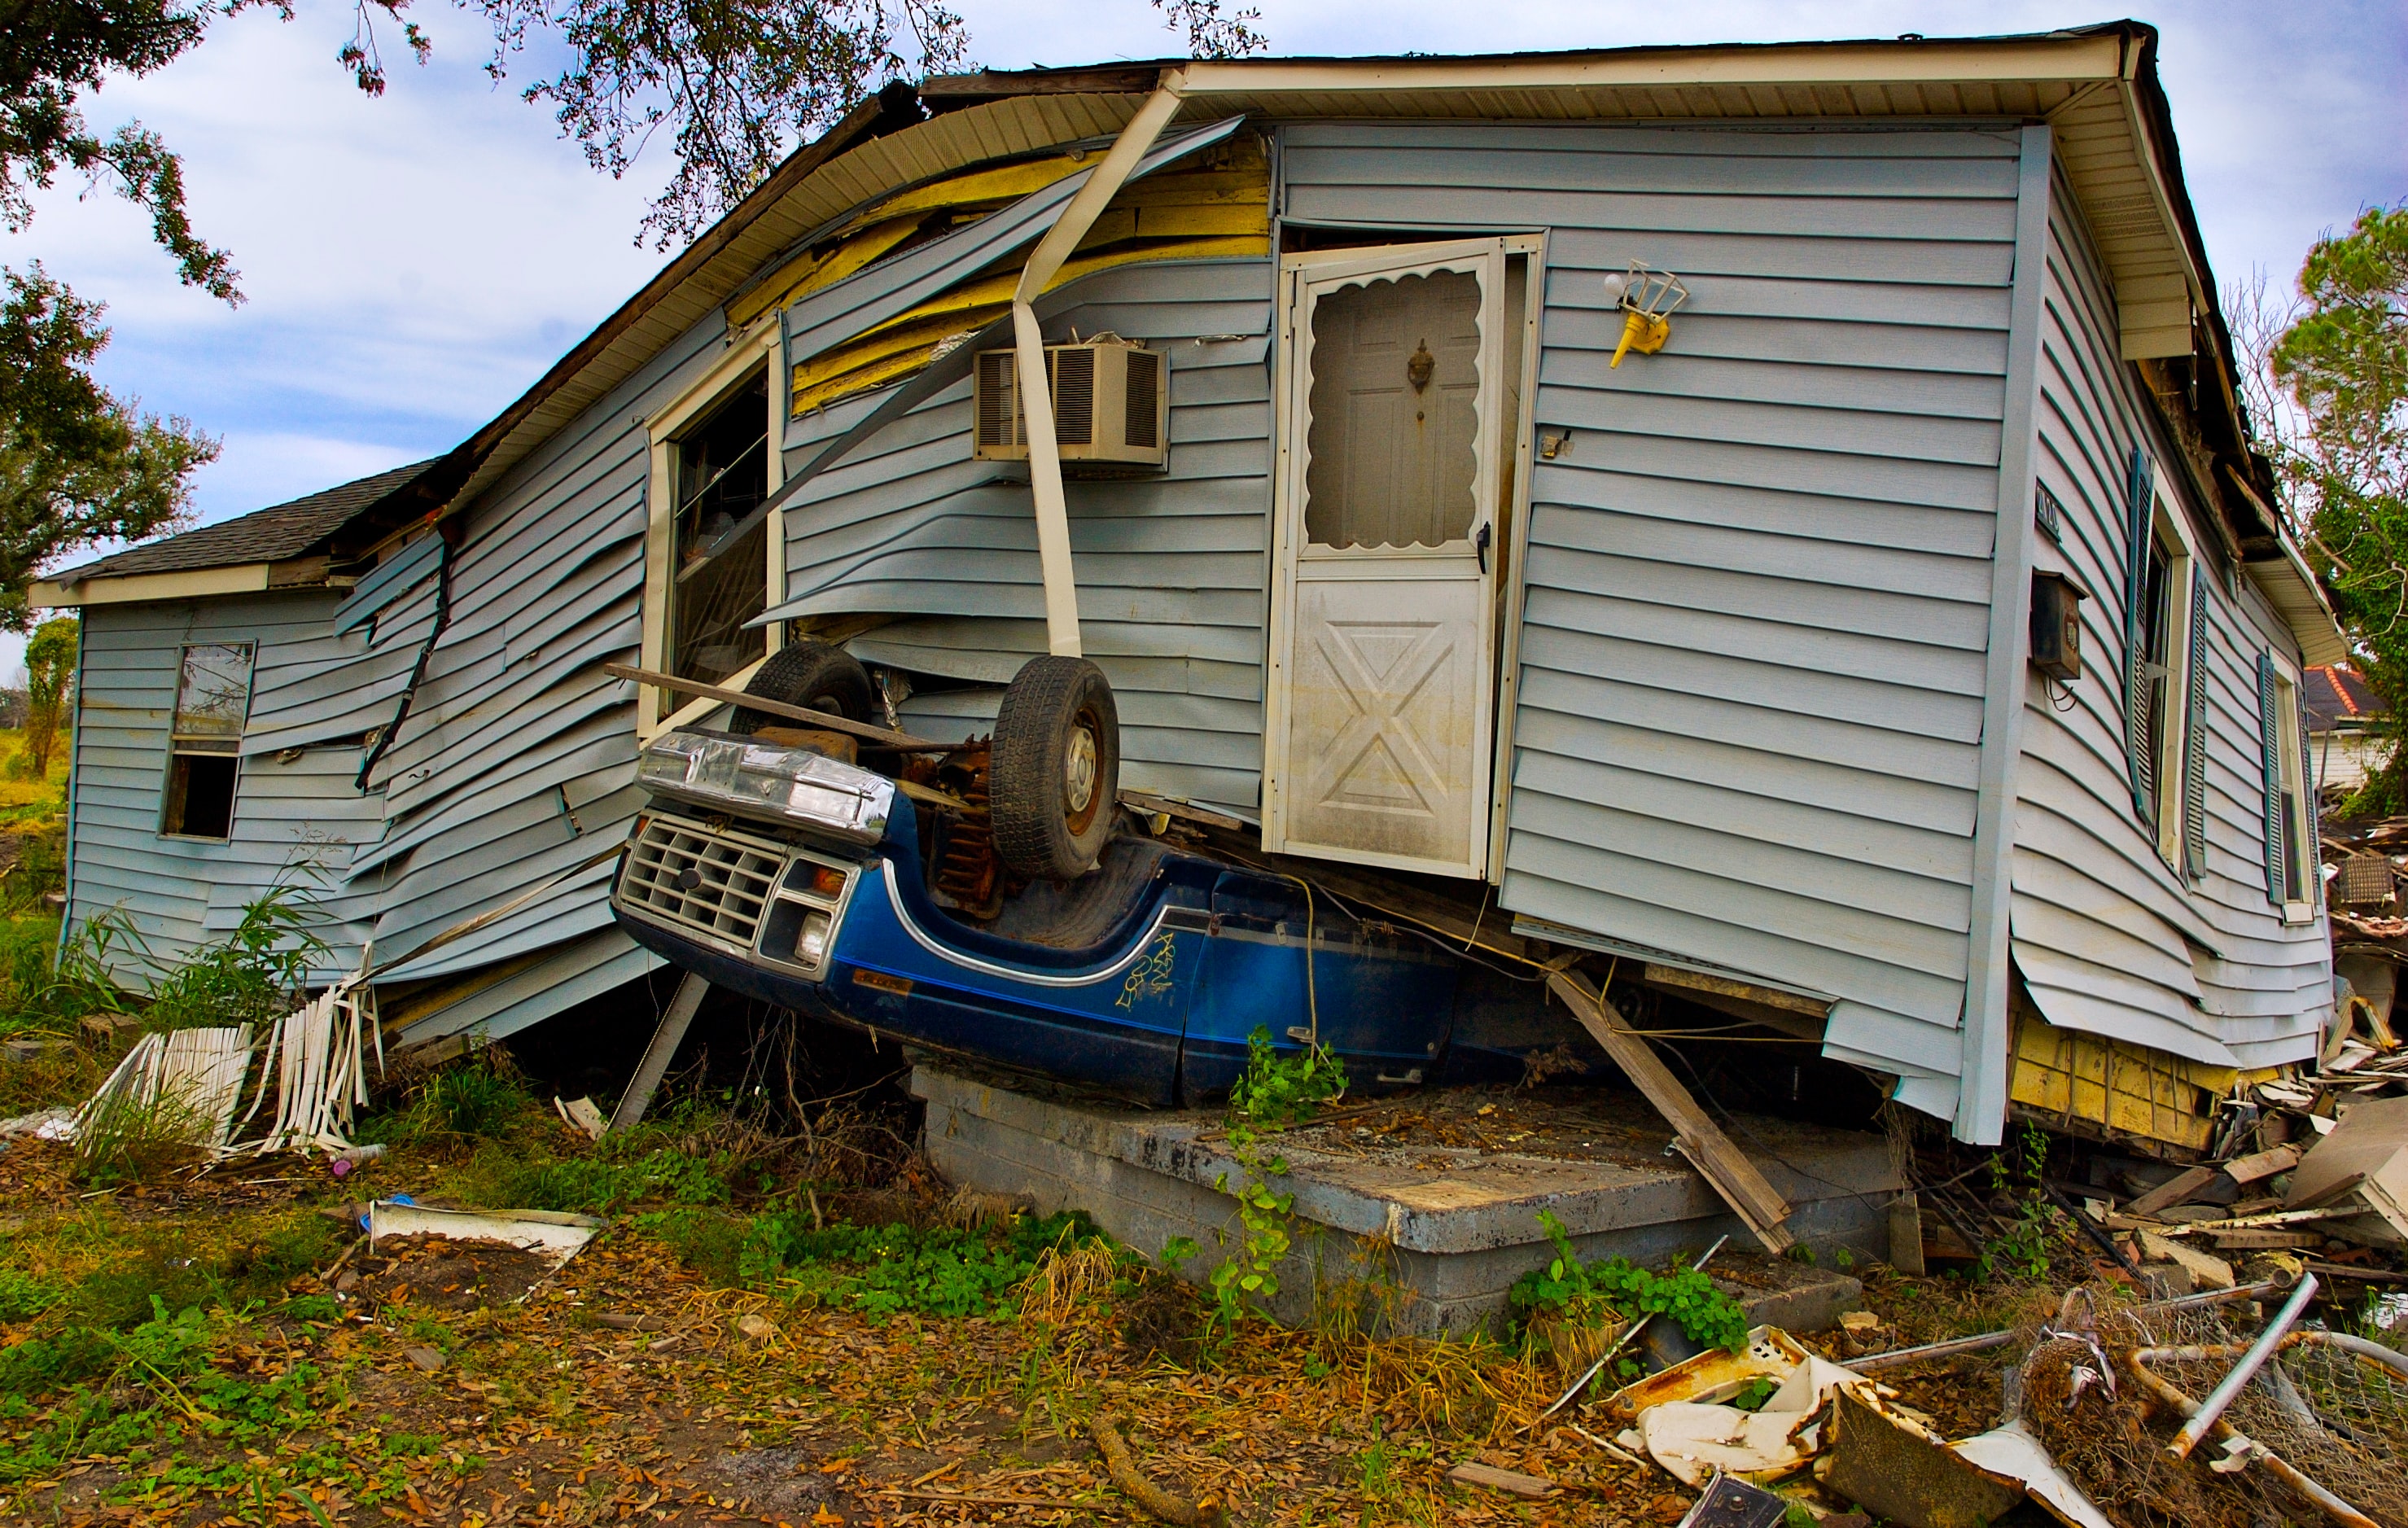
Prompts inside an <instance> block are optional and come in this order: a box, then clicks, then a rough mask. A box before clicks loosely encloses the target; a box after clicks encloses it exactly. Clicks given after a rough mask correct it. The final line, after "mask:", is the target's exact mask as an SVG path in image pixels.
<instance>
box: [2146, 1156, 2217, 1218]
mask: <svg viewBox="0 0 2408 1528" xmlns="http://www.w3.org/2000/svg"><path fill="white" fill-rule="evenodd" d="M2219 1170H2220V1169H2217V1168H2214V1167H2186V1168H2184V1169H2183V1170H2182V1171H2181V1172H2178V1173H2176V1174H2174V1176H2173V1177H2171V1178H2167V1179H2166V1180H2165V1181H2164V1182H2162V1183H2160V1184H2158V1185H2157V1187H2156V1188H2154V1189H2151V1190H2150V1191H2149V1192H2146V1193H2144V1194H2143V1195H2141V1196H2140V1197H2139V1198H2138V1199H2135V1200H2133V1201H2132V1202H2131V1203H2130V1204H2128V1205H2126V1206H2125V1207H2124V1213H2125V1214H2127V1215H2155V1214H2156V1213H2157V1211H2159V1210H2161V1209H2163V1208H2165V1207H2167V1206H2168V1205H2179V1204H2181V1203H2182V1202H2183V1201H2184V1200H2186V1199H2187V1198H2189V1197H2190V1196H2191V1195H2192V1194H2194V1193H2197V1192H2199V1191H2200V1190H2201V1189H2203V1188H2205V1187H2207V1186H2208V1185H2209V1184H2210V1183H2213V1182H2214V1181H2215V1175H2216V1173H2217V1172H2218V1171H2219Z"/></svg>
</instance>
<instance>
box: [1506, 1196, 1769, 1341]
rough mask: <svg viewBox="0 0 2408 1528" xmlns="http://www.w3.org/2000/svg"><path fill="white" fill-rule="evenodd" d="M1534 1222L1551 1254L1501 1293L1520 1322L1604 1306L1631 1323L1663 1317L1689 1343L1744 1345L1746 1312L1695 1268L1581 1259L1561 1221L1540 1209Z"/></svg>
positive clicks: (1619, 1259) (1626, 1261) (1710, 1279)
mask: <svg viewBox="0 0 2408 1528" xmlns="http://www.w3.org/2000/svg"><path fill="white" fill-rule="evenodd" d="M1539 1224H1540V1225H1541V1226H1542V1227H1544V1228H1545V1230H1546V1233H1547V1239H1548V1240H1550V1241H1552V1242H1554V1243H1555V1257H1554V1258H1553V1259H1552V1260H1551V1261H1550V1262H1549V1263H1548V1264H1547V1265H1546V1266H1545V1267H1543V1268H1533V1269H1532V1270H1530V1271H1529V1272H1528V1273H1526V1274H1524V1275H1523V1276H1522V1277H1521V1278H1518V1279H1516V1280H1514V1283H1513V1287H1512V1289H1511V1290H1509V1291H1508V1292H1506V1300H1507V1302H1508V1304H1509V1305H1510V1306H1511V1307H1512V1309H1513V1311H1514V1312H1515V1313H1516V1316H1517V1318H1518V1319H1519V1320H1520V1321H1522V1322H1524V1323H1525V1324H1527V1322H1528V1321H1529V1320H1530V1318H1531V1317H1533V1316H1536V1315H1539V1314H1541V1313H1542V1312H1565V1311H1571V1312H1580V1311H1583V1310H1589V1309H1595V1308H1596V1307H1611V1308H1612V1309H1613V1311H1614V1312H1615V1313H1616V1314H1618V1315H1621V1316H1624V1317H1627V1318H1628V1319H1630V1320H1632V1321H1636V1320H1638V1319H1639V1317H1641V1315H1647V1314H1653V1315H1658V1316H1665V1317H1668V1318H1670V1320H1671V1321H1673V1322H1674V1323H1676V1324H1677V1325H1678V1326H1679V1327H1680V1328H1681V1331H1682V1332H1683V1333H1684V1335H1687V1337H1688V1339H1689V1340H1690V1341H1691V1342H1695V1343H1699V1344H1701V1345H1703V1346H1705V1347H1709V1348H1723V1349H1728V1350H1730V1351H1731V1352H1734V1353H1735V1352H1738V1351H1739V1350H1740V1349H1742V1348H1744V1347H1746V1346H1747V1313H1746V1312H1745V1311H1743V1310H1742V1309H1741V1308H1740V1307H1739V1303H1738V1302H1737V1301H1735V1300H1733V1299H1732V1298H1731V1297H1730V1296H1729V1295H1727V1294H1725V1293H1724V1292H1722V1291H1721V1290H1719V1289H1716V1288H1715V1287H1714V1281H1713V1279H1712V1278H1708V1277H1706V1275H1704V1274H1702V1273H1700V1272H1699V1271H1698V1270H1697V1269H1695V1268H1684V1267H1682V1266H1681V1265H1680V1264H1678V1263H1677V1262H1676V1263H1675V1264H1673V1267H1672V1271H1671V1272H1670V1273H1669V1274H1658V1273H1651V1272H1649V1271H1648V1270H1647V1269H1645V1268H1641V1267H1639V1266H1637V1265H1635V1264H1632V1263H1631V1262H1630V1261H1629V1260H1628V1259H1627V1258H1619V1257H1616V1258H1608V1259H1606V1260H1605V1261H1603V1262H1601V1263H1583V1262H1582V1261H1581V1260H1580V1254H1579V1253H1578V1252H1576V1251H1575V1250H1573V1248H1572V1243H1571V1237H1570V1235H1568V1234H1567V1233H1566V1231H1565V1229H1564V1222H1563V1221H1559V1220H1557V1219H1556V1218H1555V1216H1554V1215H1553V1214H1551V1213H1549V1212H1548V1211H1546V1210H1543V1209H1542V1210H1541V1211H1539Z"/></svg>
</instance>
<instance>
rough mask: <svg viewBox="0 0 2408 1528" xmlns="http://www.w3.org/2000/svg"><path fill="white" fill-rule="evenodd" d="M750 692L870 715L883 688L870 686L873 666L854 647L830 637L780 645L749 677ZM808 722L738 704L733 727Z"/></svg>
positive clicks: (843, 713)
mask: <svg viewBox="0 0 2408 1528" xmlns="http://www.w3.org/2000/svg"><path fill="white" fill-rule="evenodd" d="M744 693H746V694H748V695H758V696H760V697H761V698H762V699H763V700H774V701H777V702H778V703H780V704H781V705H785V706H801V707H807V708H809V709H810V710H814V711H825V712H827V713H828V714H829V715H831V716H840V717H843V718H844V719H845V720H846V721H870V720H871V719H872V718H873V717H874V716H875V715H876V711H877V692H875V691H874V690H872V689H871V688H870V685H869V670H867V669H866V668H864V667H862V666H861V660H860V659H858V658H855V657H854V656H853V654H852V653H849V652H847V651H845V650H843V649H842V648H839V647H834V646H831V645H830V644H828V643H825V642H812V641H803V642H790V643H788V644H787V645H786V646H784V647H782V648H780V649H779V650H777V651H775V652H773V653H771V654H769V660H768V662H767V663H765V664H762V665H761V666H760V667H759V668H757V669H755V670H753V677H752V678H749V679H747V680H745V681H744ZM807 725H809V723H808V722H803V721H796V719H795V718H793V717H781V716H773V715H771V714H770V713H768V712H767V711H756V710H753V708H752V707H747V706H738V707H736V716H735V718H734V720H732V721H729V722H728V723H727V730H728V731H729V732H732V733H736V734H738V735H746V736H749V735H752V734H753V733H756V732H758V731H760V730H761V729H762V728H764V727H796V726H807Z"/></svg>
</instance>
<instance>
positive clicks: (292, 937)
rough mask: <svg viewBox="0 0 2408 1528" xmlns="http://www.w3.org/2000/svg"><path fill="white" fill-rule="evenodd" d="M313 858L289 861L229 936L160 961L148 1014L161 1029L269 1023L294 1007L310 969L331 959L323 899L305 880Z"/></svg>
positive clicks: (249, 905)
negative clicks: (318, 926)
mask: <svg viewBox="0 0 2408 1528" xmlns="http://www.w3.org/2000/svg"><path fill="white" fill-rule="evenodd" d="M313 874H314V868H313V867H311V866H308V865H296V866H291V867H288V868H287V870H286V872H285V874H284V876H283V877H280V878H279V879H278V881H277V883H276V884H275V885H273V886H270V887H268V888H267V889H266V890H265V891H264V892H262V893H260V894H259V895H257V896H256V897H253V898H252V899H251V901H249V902H247V903H245V904H244V905H243V909H242V918H241V920H240V921H238V922H236V924H235V926H234V927H233V928H232V929H231V930H229V931H228V932H227V934H226V935H225V937H223V938H222V939H216V940H212V941H210V942H209V943H208V944H204V945H200V946H198V947H196V948H195V949H193V950H192V952H191V953H189V954H188V955H186V956H185V957H184V958H183V959H182V960H179V961H177V962H174V963H173V964H166V965H165V966H163V967H160V975H159V977H158V979H157V980H155V981H153V982H152V983H151V986H150V1004H149V1006H148V1007H147V1009H146V1011H145V1013H144V1015H143V1018H144V1021H145V1024H146V1027H148V1028H150V1029H155V1030H174V1029H190V1028H197V1027H202V1026H207V1025H220V1024H246V1023H247V1024H265V1023H270V1022H273V1021H276V1020H278V1019H281V1018H282V1017H284V1015H285V1014H287V1013H289V1012H291V1011H292V1010H293V1008H294V1007H295V1006H296V1005H297V1003H298V1002H299V1000H300V995H301V992H302V990H303V988H305V987H306V986H307V985H308V978H309V973H310V971H311V970H312V969H313V968H315V967H318V966H321V965H323V964H325V959H326V955H327V947H326V941H325V940H323V939H322V938H320V937H319V936H318V934H317V932H316V930H315V928H314V927H313V925H314V924H315V923H316V922H317V921H318V910H317V900H316V898H315V896H314V895H313V894H312V893H311V892H310V889H309V888H308V886H307V885H305V884H303V878H305V877H308V876H310V875H313Z"/></svg>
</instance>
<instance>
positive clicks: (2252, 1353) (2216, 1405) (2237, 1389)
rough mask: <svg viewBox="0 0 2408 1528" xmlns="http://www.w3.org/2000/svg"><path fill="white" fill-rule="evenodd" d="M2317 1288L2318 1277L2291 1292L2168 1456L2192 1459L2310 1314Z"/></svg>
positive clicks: (2305, 1277) (2308, 1276)
mask: <svg viewBox="0 0 2408 1528" xmlns="http://www.w3.org/2000/svg"><path fill="white" fill-rule="evenodd" d="M2316 1288H2317V1285H2316V1276H2315V1275H2314V1274H2301V1275H2300V1284H2299V1288H2297V1289H2295V1290H2293V1291H2292V1292H2291V1297H2290V1298H2289V1299H2288V1300H2286V1301H2285V1302H2284V1303H2283V1308H2282V1309H2281V1310H2279V1311H2277V1312H2276V1313H2275V1315H2274V1319H2273V1320H2272V1321H2269V1322H2267V1323H2266V1330H2265V1331H2263V1332H2261V1333H2259V1334H2258V1335H2257V1341H2256V1342H2253V1343H2251V1344H2250V1345H2249V1350H2248V1351H2247V1352H2245V1353H2243V1354H2242V1355H2241V1362H2240V1363H2238V1364H2234V1365H2233V1366H2232V1370H2231V1372H2230V1373H2229V1374H2227V1375H2226V1376H2225V1377H2224V1378H2223V1379H2222V1380H2221V1381H2220V1382H2219V1383H2218V1384H2217V1385H2216V1387H2215V1389H2214V1390H2213V1391H2210V1392H2208V1396H2207V1399H2206V1400H2204V1401H2201V1402H2200V1404H2199V1410H2198V1411H2196V1412H2194V1413H2193V1414H2192V1416H2191V1419H2190V1421H2186V1422H2185V1423H2183V1429H2182V1431H2181V1432H2179V1433H2176V1434H2175V1435H2174V1438H2173V1441H2172V1442H2171V1443H2169V1444H2167V1445H2166V1451H2167V1452H2168V1453H2170V1454H2171V1455H2173V1456H2174V1457H2175V1458H2176V1459H2187V1458H2189V1457H2190V1451H2191V1449H2195V1448H2197V1447H2198V1446H2199V1440H2200V1438H2202V1437H2204V1436H2206V1435H2207V1430H2208V1429H2209V1428H2210V1427H2213V1426H2214V1425H2215V1419H2216V1418H2218V1417H2221V1416H2223V1415H2224V1408H2225V1407H2229V1406H2230V1405H2231V1404H2232V1401H2233V1398H2234V1397H2235V1396H2237V1395H2239V1394H2240V1393H2241V1388H2242V1387H2243V1385H2246V1384H2247V1383H2249V1380H2250V1378H2251V1377H2252V1376H2254V1375H2256V1374H2257V1370H2258V1368H2259V1367H2260V1366H2261V1365H2263V1364H2265V1362H2266V1360H2268V1359H2269V1358H2272V1356H2273V1355H2274V1349H2276V1348H2277V1347H2278V1346H2280V1345H2281V1343H2282V1341H2283V1334H2284V1333H2286V1332H2288V1331H2289V1330H2290V1329H2291V1326H2292V1324H2293V1323H2294V1322H2296V1321H2298V1320H2299V1319H2300V1316H2301V1315H2302V1314H2303V1313H2305V1312H2306V1310H2307V1308H2308V1302H2309V1301H2310V1300H2313V1299H2315V1296H2316Z"/></svg>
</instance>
